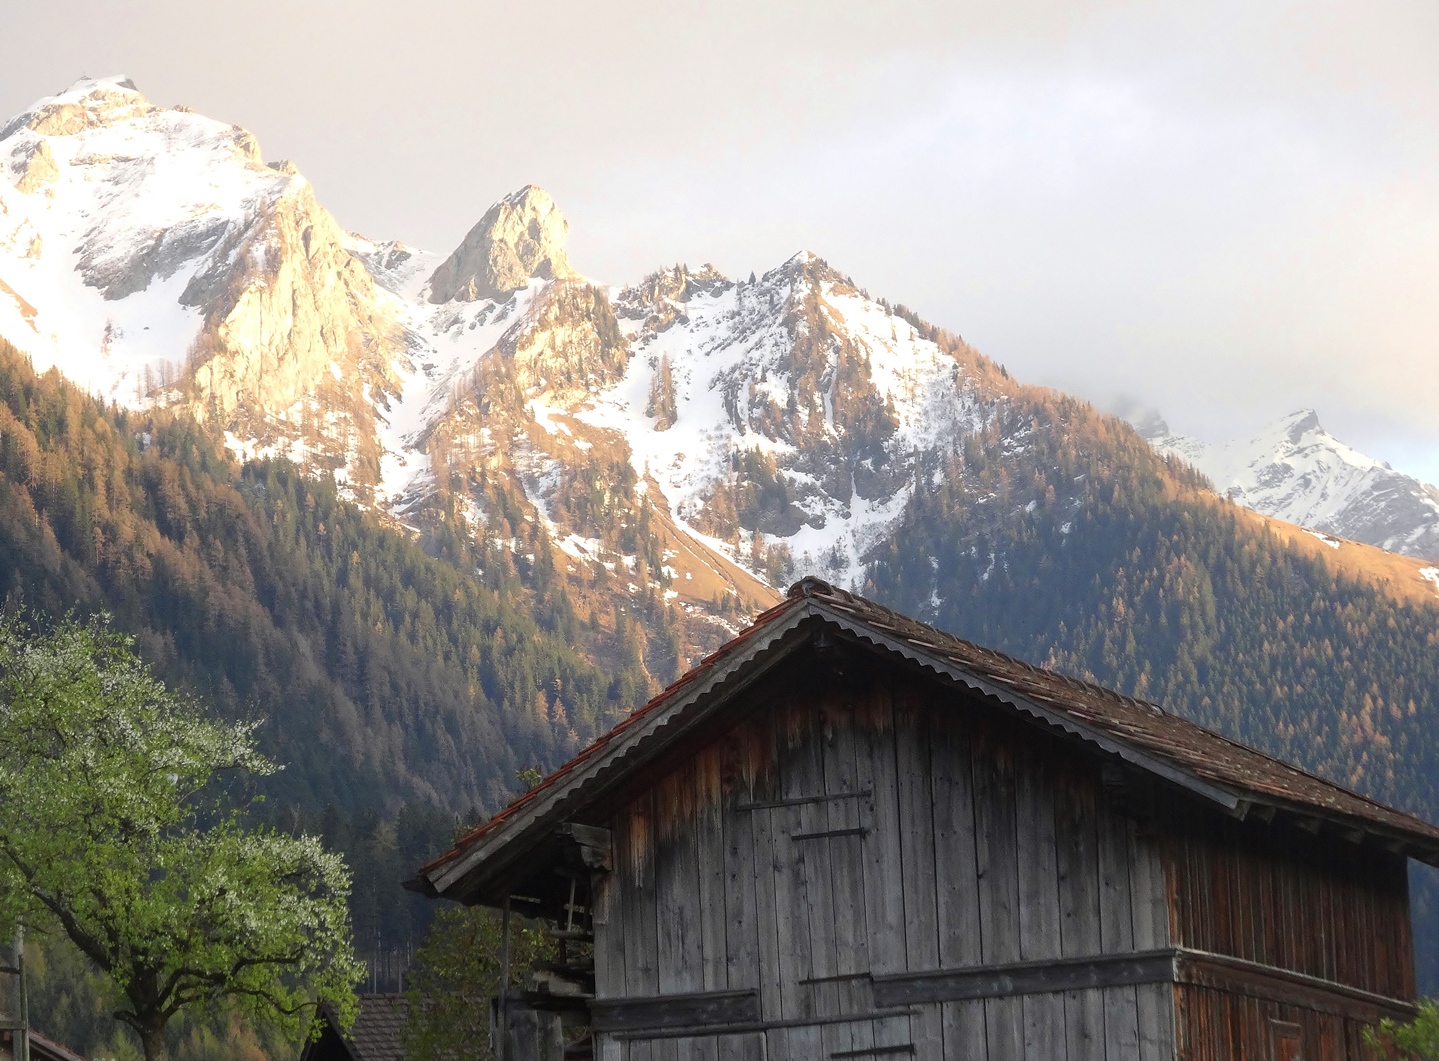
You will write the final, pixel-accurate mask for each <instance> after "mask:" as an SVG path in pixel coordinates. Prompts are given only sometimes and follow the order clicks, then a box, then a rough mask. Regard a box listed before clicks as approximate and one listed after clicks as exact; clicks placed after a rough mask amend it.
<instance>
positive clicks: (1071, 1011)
mask: <svg viewBox="0 0 1439 1061" xmlns="http://www.w3.org/2000/svg"><path fill="white" fill-rule="evenodd" d="M1095 818H1096V806H1095V793H1094V789H1093V787H1092V786H1091V785H1089V784H1085V783H1082V782H1080V781H1079V780H1078V779H1073V778H1064V779H1062V780H1061V781H1059V783H1057V785H1056V806H1055V833H1056V837H1055V839H1056V849H1057V853H1058V862H1059V896H1060V903H1059V906H1060V934H1061V943H1062V949H1063V952H1064V955H1065V956H1066V957H1075V956H1079V955H1086V954H1098V953H1099V952H1100V944H1101V939H1102V937H1101V929H1100V916H1099V853H1098V836H1097V823H1096V820H1095ZM1064 1023H1065V1041H1066V1044H1067V1048H1066V1053H1067V1055H1068V1061H1102V1059H1103V1058H1104V998H1103V994H1102V993H1101V992H1100V991H1098V990H1085V991H1069V992H1066V993H1065V996H1064Z"/></svg>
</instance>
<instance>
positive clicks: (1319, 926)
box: [1163, 817, 1414, 999]
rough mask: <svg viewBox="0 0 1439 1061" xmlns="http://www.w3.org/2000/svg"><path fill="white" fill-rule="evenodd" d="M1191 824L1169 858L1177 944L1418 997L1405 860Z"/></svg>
mask: <svg viewBox="0 0 1439 1061" xmlns="http://www.w3.org/2000/svg"><path fill="white" fill-rule="evenodd" d="M1182 825H1183V829H1182V830H1181V829H1180V828H1179V826H1178V824H1176V825H1174V826H1172V827H1170V828H1167V829H1166V830H1165V832H1166V833H1167V834H1168V838H1167V839H1166V840H1165V842H1164V853H1163V857H1164V861H1165V862H1166V863H1167V864H1168V867H1169V875H1170V878H1171V894H1170V900H1169V903H1170V910H1171V913H1170V917H1171V919H1172V923H1173V926H1174V927H1173V935H1174V942H1175V944H1177V945H1180V946H1186V947H1193V948H1194V949H1195V950H1203V951H1209V952H1211V953H1214V954H1229V955H1233V956H1234V957H1236V958H1244V959H1246V960H1248V961H1254V962H1261V963H1263V964H1265V965H1272V966H1275V967H1277V968H1280V969H1289V970H1292V971H1294V972H1297V973H1304V974H1306V975H1309V976H1316V977H1319V978H1321V979H1324V980H1330V981H1333V982H1334V983H1339V984H1346V985H1348V986H1350V987H1357V988H1359V989H1361V990H1363V991H1369V992H1372V993H1374V994H1376V995H1384V996H1387V997H1389V998H1398V999H1412V998H1413V997H1414V965H1413V960H1412V954H1413V943H1412V941H1411V939H1410V929H1409V877H1408V872H1407V869H1406V866H1405V861H1404V858H1403V856H1401V855H1391V854H1387V853H1385V852H1382V851H1377V850H1373V849H1360V848H1358V847H1355V846H1352V845H1350V844H1347V843H1342V842H1341V843H1339V844H1329V845H1318V844H1315V843H1313V842H1306V840H1308V838H1307V837H1303V836H1301V835H1298V834H1294V833H1290V834H1287V835H1286V834H1285V833H1283V832H1278V831H1276V830H1262V831H1261V830H1259V829H1256V828H1254V827H1252V826H1250V827H1246V826H1244V825H1242V824H1240V823H1238V822H1230V821H1225V820H1222V819H1218V818H1212V819H1211V818H1203V819H1201V818H1197V817H1196V818H1190V819H1187V820H1185V821H1184V822H1183V823H1182Z"/></svg>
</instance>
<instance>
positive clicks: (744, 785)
mask: <svg viewBox="0 0 1439 1061" xmlns="http://www.w3.org/2000/svg"><path fill="white" fill-rule="evenodd" d="M757 730H758V725H757V723H756V722H754V721H753V720H752V721H751V722H748V723H746V724H744V725H742V726H741V727H739V728H738V729H736V730H734V731H732V732H731V733H730V734H728V735H727V736H726V738H725V739H724V741H723V742H722V743H721V745H720V750H719V756H720V767H719V772H720V776H719V784H720V800H721V806H722V811H721V816H722V823H721V829H722V833H723V844H724V867H723V869H724V892H725V921H724V939H723V943H724V979H723V984H724V986H725V987H726V988H728V989H730V990H740V989H743V988H758V989H760V1012H761V1015H763V1014H764V1013H765V1012H769V1013H771V1014H778V1012H779V1007H778V1005H777V1004H775V1005H773V1008H771V1009H769V1010H768V1011H767V1010H766V1008H765V1007H766V1002H765V997H764V993H765V988H764V981H765V978H764V977H763V975H762V968H761V964H762V959H761V955H760V933H761V924H762V923H763V925H764V929H763V931H765V932H767V933H768V934H769V938H770V945H771V949H773V947H774V946H775V945H776V944H775V943H774V898H773V888H772V887H771V888H770V889H769V892H770V894H769V896H768V902H769V907H768V909H769V916H768V917H767V918H765V917H761V915H760V889H759V888H758V887H757V884H756V874H757V872H758V867H759V865H760V860H759V859H758V858H757V857H756V853H755V829H754V824H755V817H756V815H755V812H753V811H750V810H741V809H738V808H739V807H740V805H741V804H743V805H748V804H751V803H753V802H754V799H755V795H754V789H755V775H756V773H757V772H758V769H759V764H757V763H756V762H755V760H756V759H757V758H758V757H759V756H760V755H761V752H762V749H764V748H765V747H767V746H768V742H766V741H763V740H762V739H760V738H759V737H758V736H757ZM767 854H768V853H766V857H767ZM766 868H767V867H766ZM706 956H707V957H708V946H706ZM770 982H771V983H773V981H772V980H771V981H770ZM763 1053H764V1037H763V1036H760V1035H733V1036H726V1037H724V1038H721V1039H720V1040H719V1056H720V1059H721V1061H760V1059H761V1058H762V1056H763Z"/></svg>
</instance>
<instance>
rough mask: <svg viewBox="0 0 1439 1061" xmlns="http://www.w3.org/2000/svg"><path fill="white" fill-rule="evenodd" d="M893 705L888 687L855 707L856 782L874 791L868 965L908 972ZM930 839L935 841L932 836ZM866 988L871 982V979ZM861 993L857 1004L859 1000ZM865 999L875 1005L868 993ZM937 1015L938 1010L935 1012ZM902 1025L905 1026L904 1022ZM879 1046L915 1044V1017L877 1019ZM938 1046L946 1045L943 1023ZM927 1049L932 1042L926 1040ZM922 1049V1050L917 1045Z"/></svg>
mask: <svg viewBox="0 0 1439 1061" xmlns="http://www.w3.org/2000/svg"><path fill="white" fill-rule="evenodd" d="M895 771H896V762H895V734H894V705H893V700H892V697H891V692H890V690H889V688H887V687H876V688H873V689H871V690H870V691H869V692H868V695H867V696H866V697H865V698H864V700H863V703H862V706H861V707H860V708H858V709H857V710H856V712H855V774H856V777H855V783H856V785H857V786H858V787H859V789H860V791H865V790H868V791H869V792H870V796H869V797H868V798H867V799H866V800H865V801H863V802H862V803H861V811H862V813H863V814H864V815H865V820H867V821H868V822H869V823H870V826H871V828H870V832H869V835H868V836H867V837H866V838H865V840H864V843H863V845H862V847H861V852H860V854H861V860H862V862H863V883H864V918H865V925H866V930H867V935H868V950H869V962H868V964H869V969H870V970H871V971H872V972H874V973H877V974H884V973H898V972H904V971H905V970H906V969H907V968H908V962H907V960H906V957H905V950H904V946H905V925H904V862H903V854H902V852H901V848H900V835H899V829H900V826H899V782H898V779H897V777H896V773H895ZM931 843H933V840H932V837H931ZM865 986H866V989H867V988H868V985H867V984H866V985H865ZM860 1001H861V1000H860V999H859V998H855V999H854V1003H855V1004H856V1005H858V1004H859V1003H860ZM862 1001H863V1004H865V1005H866V1006H872V1005H873V998H872V996H871V995H870V994H868V993H867V994H866V995H865V997H864V998H863V1000H862ZM934 1017H935V1018H936V1020H937V1018H938V1010H937V1009H936V1010H935V1011H934ZM901 1023H902V1024H903V1030H902V1031H901V1030H900V1029H899V1024H901ZM873 1035H874V1043H875V1045H876V1046H898V1045H901V1044H908V1045H909V1046H910V1047H911V1048H914V1031H913V1029H912V1028H911V1021H910V1018H904V1019H903V1021H901V1022H896V1021H894V1020H886V1021H876V1022H875V1024H874V1026H873ZM933 1046H934V1047H941V1046H942V1043H941V1042H940V1041H939V1028H938V1024H937V1023H936V1025H935V1034H934V1043H933ZM926 1049H927V1050H928V1049H929V1047H928V1045H927V1047H926ZM914 1052H915V1053H918V1050H917V1049H915V1050H914Z"/></svg>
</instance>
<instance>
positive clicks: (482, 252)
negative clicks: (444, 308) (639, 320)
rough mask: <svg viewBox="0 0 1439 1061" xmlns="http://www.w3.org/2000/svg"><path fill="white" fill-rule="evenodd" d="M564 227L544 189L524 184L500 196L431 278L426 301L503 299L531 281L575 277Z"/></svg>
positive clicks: (558, 211)
mask: <svg viewBox="0 0 1439 1061" xmlns="http://www.w3.org/2000/svg"><path fill="white" fill-rule="evenodd" d="M569 227H570V226H569V223H568V222H567V221H565V218H564V215H563V214H561V213H560V208H559V207H558V206H556V205H555V201H554V200H553V199H551V198H550V195H549V192H547V191H545V190H544V189H543V188H537V187H535V186H534V185H533V184H529V185H526V186H525V187H523V188H521V189H520V190H519V191H517V192H515V193H513V194H512V195H507V196H505V198H503V199H501V200H500V201H499V202H498V203H496V204H495V205H494V206H492V207H490V209H489V211H488V212H487V213H486V214H485V216H484V217H482V218H480V222H479V224H477V225H476V226H475V227H474V228H472V229H470V232H469V235H467V236H466V237H465V239H464V242H462V243H461V244H460V245H459V246H458V247H457V248H455V252H454V253H453V254H451V255H450V256H449V257H448V258H446V259H445V260H444V262H443V263H441V265H440V267H439V268H438V269H436V270H435V272H434V274H433V275H432V276H431V277H430V301H431V302H434V303H436V304H439V303H443V302H449V301H450V300H451V299H458V300H459V301H461V302H474V301H477V300H478V299H482V298H504V297H506V296H507V295H509V294H510V292H512V291H518V290H520V289H521V288H522V287H524V286H525V285H526V284H527V283H529V281H530V279H531V278H532V277H540V278H543V279H546V280H564V279H569V278H572V277H574V276H575V275H576V274H575V271H574V270H573V269H571V268H570V260H569V257H568V256H567V255H566V254H565V236H566V234H567V233H568V232H569Z"/></svg>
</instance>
